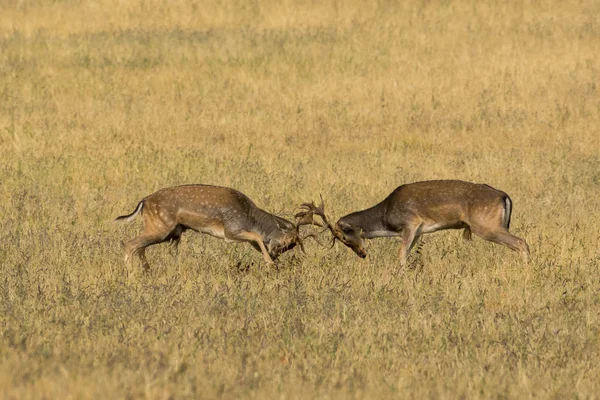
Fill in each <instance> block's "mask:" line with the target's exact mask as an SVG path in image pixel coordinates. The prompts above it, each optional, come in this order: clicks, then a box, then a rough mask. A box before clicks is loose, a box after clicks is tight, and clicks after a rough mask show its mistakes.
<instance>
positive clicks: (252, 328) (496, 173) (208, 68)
mask: <svg viewBox="0 0 600 400" xmlns="http://www.w3.org/2000/svg"><path fill="white" fill-rule="evenodd" d="M355 3H356V4H352V2H325V3H323V2H320V1H319V2H317V1H315V2H314V3H313V4H309V3H305V2H294V1H283V2H279V1H277V2H276V1H273V2H269V1H253V2H252V1H250V2H249V1H225V2H200V3H198V2H191V1H190V2H188V1H168V2H167V1H159V0H152V1H142V0H132V1H111V0H106V1H104V0H102V1H95V2H89V1H68V0H67V1H41V0H38V1H35V0H31V1H29V0H24V1H5V2H3V5H2V13H0V158H1V159H2V162H0V182H1V183H0V196H1V198H2V199H3V200H2V201H1V202H0V217H1V221H2V225H1V226H2V229H1V230H0V262H1V267H0V397H3V398H15V399H17V398H18V399H26V398H41V397H46V398H68V397H70V398H186V397H187V398H199V397H204V398H216V397H224V398H238V397H249V398H316V397H322V398H352V397H355V398H390V397H399V398H457V397H468V398H473V397H483V398H496V397H501V398H505V397H509V398H523V397H529V396H539V397H543V398H549V397H550V398H564V397H580V398H586V397H595V396H596V395H597V392H598V382H600V367H599V366H598V362H597V361H598V358H599V356H600V341H599V337H600V300H599V299H600V298H599V296H598V293H600V271H599V264H600V255H599V253H598V242H599V241H600V234H599V228H598V227H599V226H600V158H599V154H600V144H599V143H600V92H599V91H600V88H599V87H598V77H600V20H599V19H598V15H600V3H598V2H597V1H591V0H590V1H585V0H584V1H580V2H562V1H543V0H542V1H535V2H508V3H507V2H499V1H498V2H493V1H489V2H479V1H474V2H466V1H456V2H449V1H423V2H401V3H397V2H393V1H379V2H358V1H357V2H355ZM513 3H515V4H513ZM431 178H458V179H465V180H470V181H477V182H485V183H488V184H491V185H492V186H495V187H498V188H500V189H503V190H505V191H507V192H508V193H509V194H510V195H511V197H512V198H513V201H514V203H515V209H514V215H513V227H512V230H513V231H514V232H515V233H516V234H518V235H519V236H523V237H525V238H526V239H527V240H528V242H529V244H530V246H531V248H532V258H533V262H532V263H531V264H530V265H523V264H522V263H521V261H520V258H519V257H518V255H516V254H514V253H512V252H510V251H509V250H507V249H505V248H502V247H500V246H496V245H492V244H489V243H487V242H484V241H482V240H479V239H476V240H475V241H474V242H472V243H463V242H462V240H461V239H460V235H459V234H458V233H456V232H442V233H437V234H433V235H430V236H428V237H426V240H425V242H426V243H425V244H424V245H423V247H422V251H421V255H420V256H418V257H415V258H413V262H412V264H411V267H409V268H404V269H402V268H399V267H398V259H397V248H398V244H397V243H396V242H395V240H393V239H385V240H384V239H380V240H375V241H371V242H370V246H369V257H368V258H367V259H366V260H360V259H358V258H357V257H356V256H355V255H354V254H353V253H352V252H351V251H350V250H349V249H347V248H343V247H340V246H339V245H338V246H336V247H335V248H334V249H332V250H328V249H326V248H322V247H319V246H318V245H317V244H315V243H314V242H313V243H311V244H310V245H309V246H308V249H307V250H308V252H307V254H306V255H302V254H301V253H296V254H286V255H285V256H284V257H283V258H282V260H281V264H280V267H279V269H278V270H272V269H267V268H265V267H264V266H263V265H262V263H261V256H260V254H259V253H256V252H254V251H253V250H252V249H251V248H250V246H248V245H245V244H239V245H228V244H225V243H224V242H223V241H219V240H216V239H213V238H210V237H207V236H200V235H194V234H187V235H186V236H184V238H183V241H182V244H181V246H180V254H179V256H177V257H175V256H173V255H171V254H170V252H169V250H168V246H164V245H163V246H157V247H154V248H151V249H150V251H149V258H150V260H151V262H152V263H153V267H154V268H153V271H152V272H151V273H150V274H143V273H141V271H139V269H137V268H132V269H128V268H126V267H125V265H124V264H123V261H122V259H123V254H122V250H121V248H120V242H121V240H122V239H126V238H129V237H132V236H134V235H135V234H136V233H137V231H138V230H139V229H140V226H139V222H137V223H135V224H131V225H116V224H113V223H112V220H113V218H114V217H116V216H117V215H120V214H123V213H126V212H130V211H132V210H133V208H134V207H135V204H136V203H137V201H138V200H139V199H140V198H141V197H143V196H145V195H147V194H149V193H151V192H153V191H155V190H157V189H159V188H161V187H164V186H171V185H176V184H182V183H213V184H220V185H228V186H232V187H235V188H237V189H239V190H241V191H243V192H244V193H246V194H248V195H249V196H250V197H251V198H253V199H254V200H255V201H256V202H257V203H258V204H259V205H260V206H261V207H263V208H266V209H268V210H270V211H273V212H278V213H281V214H282V215H287V216H289V215H290V214H291V213H292V212H293V211H294V207H295V206H296V205H297V204H299V203H300V202H303V201H306V200H310V199H315V198H317V196H318V195H319V193H322V194H323V196H324V197H325V199H326V201H327V204H328V208H329V211H330V212H333V213H334V214H335V215H337V216H338V217H339V216H341V215H343V214H345V213H347V212H350V211H354V210H357V209H360V208H364V207H366V206H369V205H372V204H374V203H375V202H377V201H379V200H381V199H383V198H384V197H385V196H387V194H388V193H389V192H390V191H391V190H393V189H394V188H395V187H396V186H398V185H400V184H402V183H406V182H411V181H416V180H423V179H431ZM323 240H325V237H324V238H323ZM238 263H241V265H240V266H238ZM248 267H249V268H248Z"/></svg>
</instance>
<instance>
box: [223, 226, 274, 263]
mask: <svg viewBox="0 0 600 400" xmlns="http://www.w3.org/2000/svg"><path fill="white" fill-rule="evenodd" d="M225 235H226V236H228V237H229V238H230V239H232V240H243V241H246V242H250V244H252V246H253V247H254V248H256V245H258V247H259V249H260V252H261V253H262V255H263V258H264V260H265V262H266V263H267V265H268V266H274V265H275V262H274V261H273V259H272V258H271V256H270V255H269V252H268V251H267V248H266V247H265V244H264V243H263V239H262V236H261V235H260V234H258V233H256V232H249V231H242V232H238V233H236V234H235V235H232V236H230V234H228V232H225Z"/></svg>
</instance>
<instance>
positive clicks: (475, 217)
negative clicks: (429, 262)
mask: <svg viewBox="0 0 600 400" xmlns="http://www.w3.org/2000/svg"><path fill="white" fill-rule="evenodd" d="M512 205H513V203H512V200H511V199H510V197H509V196H508V194H506V193H505V192H503V191H501V190H497V189H494V188H493V187H491V186H489V185H486V184H478V183H471V182H465V181H460V180H432V181H423V182H414V183H409V184H404V185H401V186H399V187H397V188H396V189H395V190H394V191H393V192H392V193H391V194H390V195H389V196H388V197H387V198H385V199H384V200H383V201H381V202H380V203H378V204H376V205H374V206H373V207H371V208H368V209H366V210H362V211H356V212H353V213H350V214H348V215H346V216H344V217H342V218H340V219H339V220H338V221H337V223H336V224H335V225H333V224H332V223H330V222H329V219H328V218H327V216H326V215H325V210H324V208H325V204H324V201H323V197H321V204H320V206H319V207H317V206H315V204H314V202H311V203H303V204H302V205H301V206H300V208H301V209H302V210H303V211H301V212H300V213H298V214H297V215H296V217H297V218H304V219H305V220H308V221H310V220H311V219H312V218H313V215H317V216H319V217H320V218H321V219H322V221H323V223H321V222H318V221H312V223H313V224H314V225H318V226H321V227H326V228H325V229H326V230H327V229H329V231H330V232H331V234H332V235H333V240H332V246H333V245H334V244H335V241H336V240H339V241H340V242H342V243H343V244H345V245H346V246H348V247H349V248H350V249H352V250H353V251H354V253H356V254H357V255H358V256H359V257H361V258H365V257H366V256H367V251H366V249H365V239H374V238H379V237H393V236H400V237H401V242H400V251H399V256H400V265H401V266H405V265H406V262H407V258H408V254H409V252H410V251H411V249H412V248H413V246H414V245H415V243H416V242H417V241H418V239H419V238H420V236H421V235H423V234H426V233H433V232H436V231H441V230H446V229H464V230H463V239H465V240H471V233H472V232H473V233H475V234H476V235H477V236H479V237H481V238H483V239H485V240H488V241H490V242H494V243H498V244H501V245H504V246H506V247H508V248H509V249H511V250H514V251H517V252H520V253H521V255H522V257H523V260H524V261H525V262H528V260H529V254H530V253H529V246H528V245H527V242H525V240H523V239H521V238H520V237H518V236H515V235H513V234H511V233H510V232H509V231H508V229H509V227H510V220H511V214H512ZM309 223H310V222H309Z"/></svg>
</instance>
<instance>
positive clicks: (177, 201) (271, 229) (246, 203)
mask: <svg viewBox="0 0 600 400" xmlns="http://www.w3.org/2000/svg"><path fill="white" fill-rule="evenodd" d="M138 214H141V215H142V217H143V222H144V231H143V232H142V233H141V234H140V235H139V236H137V237H135V238H133V239H131V240H129V241H127V242H125V243H124V248H125V262H126V263H128V264H129V263H130V262H131V259H132V257H133V255H134V254H137V256H138V257H139V260H140V261H141V263H142V266H143V268H144V270H146V271H148V270H149V269H150V264H149V263H148V260H147V259H146V248H147V247H148V246H151V245H155V244H159V243H163V242H167V241H171V242H172V243H173V244H174V247H175V249H177V247H178V245H179V241H180V238H181V235H182V234H183V233H184V232H185V231H186V230H193V231H196V232H199V233H205V234H208V235H211V236H214V237H217V238H220V239H224V240H225V242H249V243H250V244H251V245H252V247H254V249H256V250H258V251H259V252H261V253H262V256H263V258H264V261H265V262H266V264H267V265H268V266H274V265H275V260H276V259H277V258H278V257H279V256H280V255H281V254H283V253H285V252H286V251H289V250H291V249H293V248H294V247H296V245H299V246H300V248H301V249H302V251H304V246H303V240H304V239H306V238H307V237H309V236H312V234H311V235H307V236H306V237H301V236H300V226H302V225H306V224H310V222H311V220H312V216H306V217H304V218H299V219H298V221H297V223H292V222H290V221H288V220H286V219H284V218H282V217H279V216H277V215H274V214H271V213H269V212H267V211H264V210H262V209H260V208H258V207H257V206H256V204H255V203H254V202H253V201H252V200H251V199H250V198H249V197H248V196H246V195H245V194H243V193H241V192H239V191H237V190H235V189H231V188H228V187H222V186H213V185H203V184H193V185H182V186H174V187H168V188H164V189H161V190H159V191H157V192H155V193H152V194H150V195H148V196H146V197H144V198H143V199H142V200H141V201H140V202H139V203H138V205H137V207H136V209H135V210H134V211H133V212H132V213H131V214H128V215H122V216H119V217H117V218H116V219H115V221H122V222H129V221H132V220H134V219H135V218H136V216H137V215H138ZM309 217H310V218H309Z"/></svg>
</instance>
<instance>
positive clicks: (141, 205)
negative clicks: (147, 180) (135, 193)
mask: <svg viewBox="0 0 600 400" xmlns="http://www.w3.org/2000/svg"><path fill="white" fill-rule="evenodd" d="M142 208H144V202H143V201H140V202H139V203H138V205H137V208H136V209H135V211H134V212H132V213H131V214H129V215H121V216H120V217H117V218H116V219H115V221H123V222H129V221H133V220H134V219H135V217H136V216H137V215H138V214H139V212H140V211H142Z"/></svg>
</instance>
